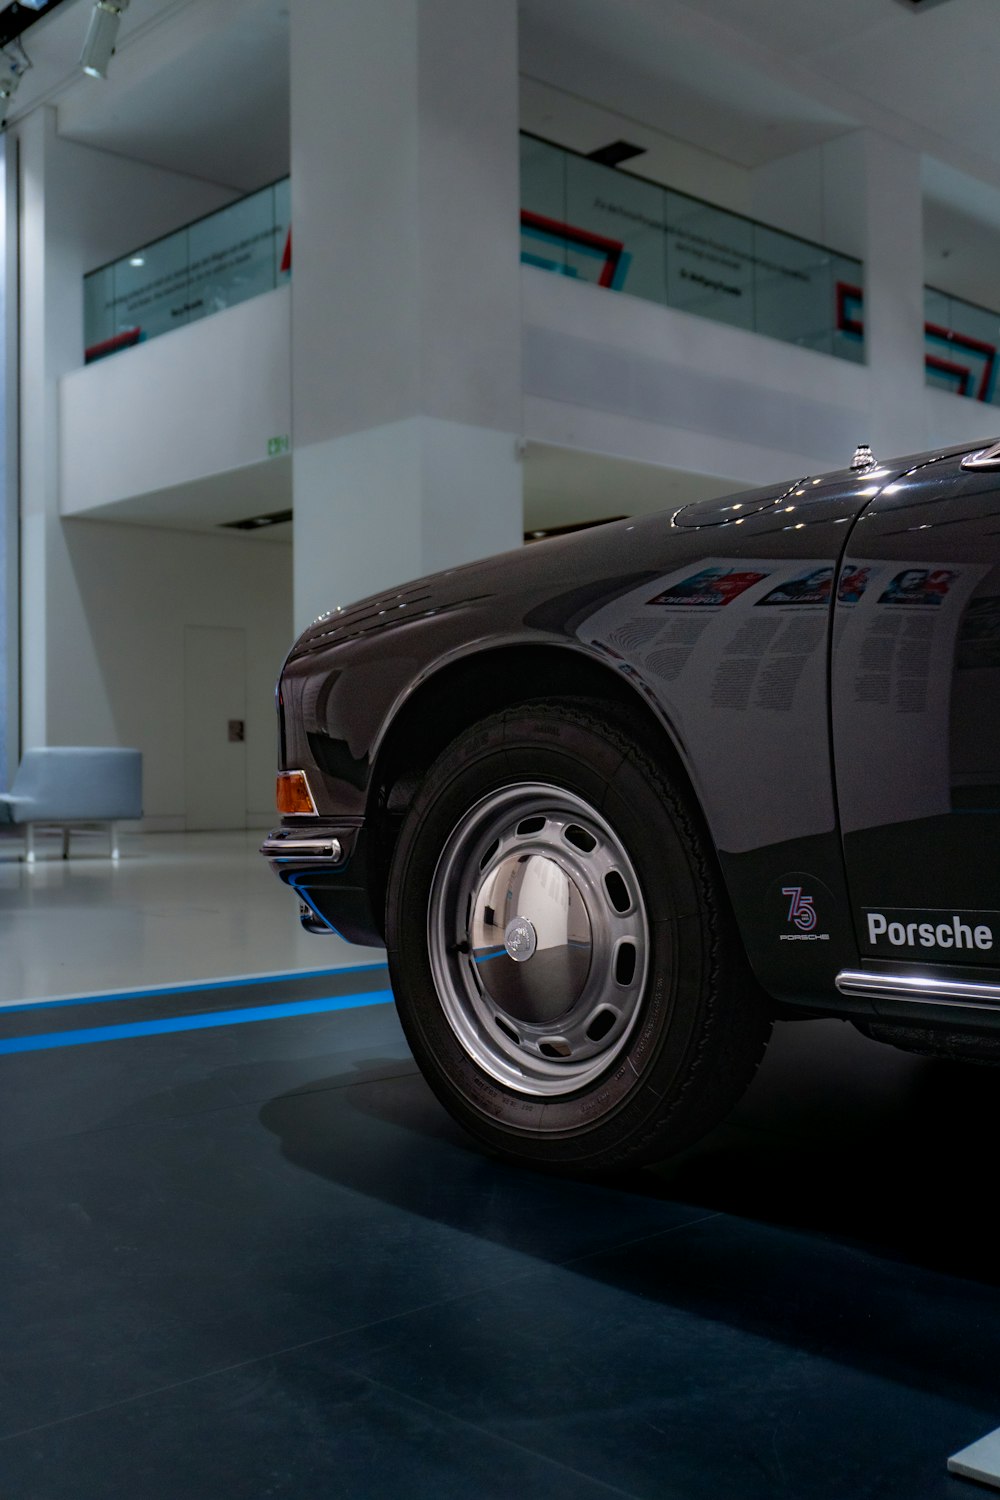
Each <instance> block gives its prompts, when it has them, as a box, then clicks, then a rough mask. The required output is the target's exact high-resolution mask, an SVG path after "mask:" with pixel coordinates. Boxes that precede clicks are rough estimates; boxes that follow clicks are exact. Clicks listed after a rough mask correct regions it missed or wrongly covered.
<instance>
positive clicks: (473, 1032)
mask: <svg viewBox="0 0 1000 1500" xmlns="http://www.w3.org/2000/svg"><path fill="white" fill-rule="evenodd" d="M427 937H428V952H429V957H430V965H431V972H432V975H433V979H434V984H435V988H436V990H437V994H438V999H439V1001H440V1004H441V1009H442V1011H443V1013H444V1016H445V1019H446V1020H447V1022H448V1025H449V1026H450V1028H451V1030H452V1032H453V1033H454V1035H455V1037H456V1038H457V1040H458V1042H459V1043H460V1045H461V1046H462V1048H463V1049H464V1051H465V1052H466V1053H467V1054H468V1056H469V1057H470V1058H471V1059H472V1061H473V1062H474V1063H475V1064H476V1065H477V1066H478V1067H479V1068H480V1069H482V1070H483V1071H484V1072H485V1073H487V1074H488V1075H489V1076H490V1077H491V1078H493V1079H494V1080H495V1081H496V1082H497V1083H500V1084H503V1085H504V1086H505V1087H507V1088H509V1089H512V1090H514V1091H515V1092H517V1093H521V1094H527V1095H530V1096H532V1097H535V1098H538V1099H546V1098H555V1097H558V1096H560V1095H565V1094H570V1093H573V1092H575V1091H577V1090H579V1089H582V1088H585V1087H587V1086H588V1085H589V1084H591V1083H593V1082H594V1081H595V1079H597V1078H599V1077H600V1076H601V1075H602V1074H603V1073H605V1072H606V1071H607V1070H608V1069H609V1068H610V1067H611V1066H612V1065H613V1063H614V1062H615V1061H616V1059H617V1058H618V1057H619V1055H620V1054H621V1052H622V1050H623V1049H624V1047H625V1045H626V1043H627V1041H628V1038H629V1036H630V1035H631V1033H632V1030H633V1028H634V1026H635V1024H636V1020H637V1018H638V1014H639V1010H640V1005H641V1001H642V996H643V993H644V990H645V985H646V975H647V970H648V964H649V926H648V920H647V915H646V905H645V900H644V897H643V892H642V888H641V885H640V883H639V878H638V875H637V873H636V870H635V867H634V865H633V863H632V860H631V859H630V857H629V855H628V852H627V850H626V849H625V846H624V845H623V843H622V842H621V840H620V838H619V837H618V835H617V834H616V833H615V831H614V830H613V829H612V827H611V825H610V824H609V823H608V822H607V821H606V820H605V819H604V818H603V817H602V816H601V815H600V814H599V813H598V812H597V811H596V809H595V808H593V807H591V806H590V804H589V803H587V802H586V801H584V800H583V798H581V797H578V796H577V795H576V794H575V793H573V792H570V791H567V790H566V789H564V788H562V787H557V786H550V785H547V784H545V783H542V782H531V783H520V784H518V785H514V786H509V787H504V788H501V789H499V790H497V791H494V792H491V793H490V794H489V795H488V796H486V797H484V798H482V800H481V801H479V802H477V803H476V804H475V805H474V806H473V807H471V808H470V809H469V810H468V811H467V812H465V813H463V815H462V817H461V818H460V819H459V821H458V822H457V824H456V825H455V827H454V829H453V830H452V832H451V834H450V835H449V837H448V839H447V841H446V842H445V845H444V848H443V850H442V852H441V856H440V859H439V860H438V864H437V868H436V870H435V873H434V879H433V881H432V885H431V897H430V901H429V906H428V922H427Z"/></svg>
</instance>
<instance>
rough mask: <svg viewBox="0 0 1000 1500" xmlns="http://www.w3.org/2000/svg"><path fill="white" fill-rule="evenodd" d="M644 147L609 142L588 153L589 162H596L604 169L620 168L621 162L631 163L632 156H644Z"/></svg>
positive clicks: (620, 142) (627, 143)
mask: <svg viewBox="0 0 1000 1500" xmlns="http://www.w3.org/2000/svg"><path fill="white" fill-rule="evenodd" d="M645 154H646V148H645V146H633V145H632V143H631V141H609V142H608V144H607V145H606V146H598V148H597V150H596V151H588V152H587V156H588V158H589V159H590V161H598V162H600V163H601V165H602V166H605V167H620V166H621V164H622V162H623V161H631V160H632V158H633V157H634V156H645Z"/></svg>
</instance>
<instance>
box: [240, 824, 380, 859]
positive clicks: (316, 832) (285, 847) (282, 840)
mask: <svg viewBox="0 0 1000 1500" xmlns="http://www.w3.org/2000/svg"><path fill="white" fill-rule="evenodd" d="M356 833H357V830H356V829H353V828H352V829H351V830H350V831H349V833H348V832H345V830H343V829H332V828H313V829H311V830H310V831H309V832H308V833H306V832H304V831H303V832H301V833H300V832H299V830H298V829H297V828H277V829H275V831H274V832H273V833H269V834H268V836H267V838H266V839H265V840H264V842H263V843H262V844H261V846H260V852H261V854H263V855H264V857H265V859H270V860H275V861H277V862H279V863H282V864H285V863H290V862H292V861H295V862H296V863H300V864H301V863H306V864H314V863H318V864H320V865H325V866H327V867H328V868H330V869H334V868H336V866H338V865H342V864H344V863H345V861H346V860H347V858H348V855H349V852H350V849H351V846H352V845H353V842H354V835H355V834H356Z"/></svg>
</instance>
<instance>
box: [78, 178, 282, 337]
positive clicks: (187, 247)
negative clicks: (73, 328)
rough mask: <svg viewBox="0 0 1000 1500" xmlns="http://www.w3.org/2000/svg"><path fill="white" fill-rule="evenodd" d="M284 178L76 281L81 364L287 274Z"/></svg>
mask: <svg viewBox="0 0 1000 1500" xmlns="http://www.w3.org/2000/svg"><path fill="white" fill-rule="evenodd" d="M290 200H291V194H290V188H289V179H288V178H287V177H285V178H282V180H281V181H280V182H276V183H274V184H273V185H272V186H271V187H266V188H262V189H261V190H260V192H257V193H251V194H250V196H249V197H247V198H241V199H239V201H238V202H236V203H230V204H229V205H228V206H227V207H226V208H221V209H218V210H217V211H216V212H215V213H213V214H208V215H206V217H205V218H203V219H198V220H197V221H196V222H195V223H194V224H188V225H187V226H186V227H185V228H184V229H178V230H177V231H176V233H174V234H168V235H166V236H165V237H164V238H163V239H160V240H156V241H154V242H153V243H152V244H150V245H143V246H141V247H140V248H139V249H137V250H133V251H132V253H131V254H130V255H124V256H122V258H121V260H116V261H114V262H112V264H111V265H108V266H102V267H101V268H100V270H97V271H91V272H90V274H89V275H87V276H85V277H84V278H83V328H84V346H85V348H84V357H85V360H86V362H87V363H88V364H89V363H91V362H92V361H93V360H96V359H103V358H104V357H105V356H106V355H108V354H116V353H117V352H118V350H119V349H125V348H128V347H129V346H130V345H132V344H138V343H142V342H143V341H144V340H145V339H151V338H155V337H156V336H157V335H158V334H161V333H169V332H170V330H171V329H173V328H181V327H183V326H184V324H185V323H194V322H196V321H197V320H198V319H199V318H206V317H208V316H210V314H212V313H215V312H222V311H223V309H225V308H227V307H235V306H236V304H237V303H238V302H245V301H246V300H247V298H248V297H256V296H258V295H259V294H260V293H261V292H269V291H271V290H273V288H274V287H276V286H280V285H281V283H282V282H283V281H287V280H288V278H289V276H290V274H291V264H292V242H291V228H290V225H291V214H290Z"/></svg>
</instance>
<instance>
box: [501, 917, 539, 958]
mask: <svg viewBox="0 0 1000 1500" xmlns="http://www.w3.org/2000/svg"><path fill="white" fill-rule="evenodd" d="M503 945H504V947H505V948H506V949H507V952H508V954H509V956H510V957H511V958H512V959H513V960H514V962H515V963H516V964H524V963H527V961H528V959H529V958H530V957H531V955H532V954H533V953H534V951H535V949H536V948H537V946H538V938H537V937H536V936H535V929H534V927H532V925H531V923H530V922H529V921H528V919H527V917H515V918H514V919H513V921H510V922H508V923H507V928H506V931H505V932H504V935H503Z"/></svg>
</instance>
